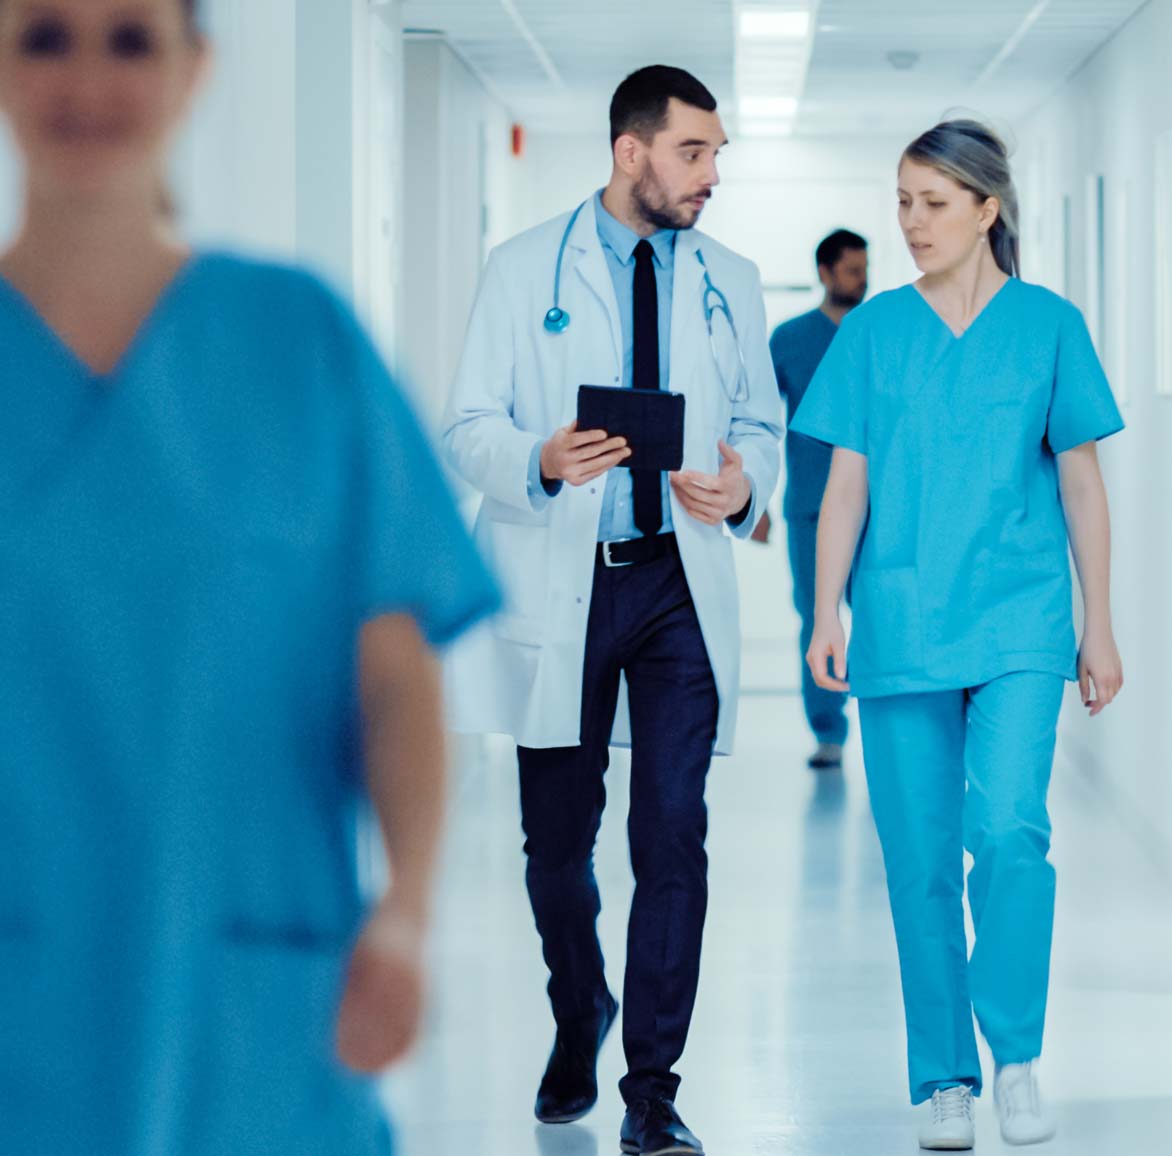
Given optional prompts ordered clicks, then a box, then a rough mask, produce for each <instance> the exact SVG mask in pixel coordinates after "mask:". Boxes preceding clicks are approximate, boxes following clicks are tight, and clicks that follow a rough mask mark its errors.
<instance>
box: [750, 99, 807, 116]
mask: <svg viewBox="0 0 1172 1156" xmlns="http://www.w3.org/2000/svg"><path fill="white" fill-rule="evenodd" d="M738 108H739V110H740V114H741V119H742V120H792V119H793V118H794V116H796V115H797V111H798V102H797V100H796V98H794V97H792V96H742V97H741V99H740V103H739V105H738Z"/></svg>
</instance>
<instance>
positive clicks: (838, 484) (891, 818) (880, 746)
mask: <svg viewBox="0 0 1172 1156" xmlns="http://www.w3.org/2000/svg"><path fill="white" fill-rule="evenodd" d="M899 219H900V225H901V227H902V229H903V232H904V236H905V238H906V240H907V244H908V246H909V248H910V250H911V253H912V256H913V258H914V259H915V261H916V264H917V266H918V268H919V269H920V270H921V272H922V274H923V276H922V277H921V278H920V279H919V280H918V281H917V282H916V283H915V284H912V285H907V286H904V287H903V288H902V289H898V290H895V291H893V292H889V293H883V294H880V295H879V296H878V297H876V298H875V299H874V300H872V301H871V302H869V303H868V304H866V305H863V306H861V307H860V308H859V309H857V310H855V311H854V312H852V313H851V314H850V316H848V317H847V318H846V319H845V320H844V321H843V324H842V327H841V329H840V331H839V334H838V336H837V337H836V338H835V340H834V343H833V344H832V345H831V348H830V350H829V352H828V353H827V355H826V358H825V359H824V361H823V362H822V364H821V366H820V368H819V371H818V373H817V375H816V376H815V378H814V381H813V382H812V383H811V385H810V389H809V392H808V393H807V394H806V397H805V400H804V401H803V403H802V405H801V407H800V408H799V410H798V413H797V415H796V417H795V420H794V422H793V425H792V428H793V429H795V430H797V431H798V432H799V433H802V434H805V435H806V436H808V437H813V438H816V439H818V440H820V441H823V442H827V443H829V444H831V445H833V446H835V447H836V448H835V452H834V457H833V461H832V466H831V474H830V479H829V483H828V486H827V490H826V495H825V498H824V501H823V505H822V512H821V521H820V525H819V533H818V566H817V570H818V575H817V594H816V610H815V618H816V624H815V630H814V637H813V641H812V642H811V645H810V649H809V652H808V656H807V658H808V661H809V663H810V666H811V668H812V670H813V672H814V675H815V678H816V679H817V681H818V683H819V685H820V686H824V687H826V688H827V689H833V690H846V689H848V686H849V689H851V690H852V692H853V693H854V694H855V695H856V696H857V697H858V698H859V721H860V728H861V731H862V739H863V751H864V757H865V762H866V769H867V781H868V785H869V788H870V793H871V801H872V809H873V811H874V814H875V821H876V825H877V827H878V830H879V836H880V840H881V842H882V845H883V852H884V859H885V862H886V867H887V881H888V889H889V893H890V899H891V908H892V915H893V918H894V923H895V931H896V939H897V942H898V947H899V958H900V969H901V974H902V981H903V994H904V1006H905V1011H906V1018H907V1036H908V1065H909V1073H910V1080H911V1092H912V1100H913V1103H917V1104H918V1103H921V1102H924V1101H930V1108H927V1109H925V1116H926V1118H925V1120H924V1126H923V1130H922V1132H921V1136H920V1143H921V1146H922V1147H924V1148H929V1149H960V1148H967V1147H971V1146H972V1143H973V1122H972V1097H973V1096H974V1095H976V1094H979V1092H980V1090H981V1069H980V1062H979V1059H978V1055H977V1045H976V1038H975V1034H974V1029H973V1012H974V1011H975V1013H976V1018H977V1021H978V1023H979V1025H980V1028H981V1030H982V1032H983V1034H984V1036H985V1038H986V1040H987V1041H988V1043H989V1045H990V1048H991V1050H992V1052H993V1056H994V1059H995V1061H996V1064H997V1072H996V1079H995V1084H994V1098H995V1100H996V1102H997V1108H998V1114H999V1117H1000V1124H1001V1132H1002V1135H1003V1137H1004V1138H1005V1140H1007V1141H1008V1142H1010V1143H1019V1144H1020V1143H1032V1142H1036V1141H1040V1140H1044V1139H1047V1138H1048V1137H1049V1136H1051V1135H1053V1132H1054V1125H1053V1122H1052V1120H1051V1118H1050V1117H1049V1115H1048V1113H1047V1112H1046V1110H1045V1108H1044V1107H1043V1106H1042V1104H1041V1102H1040V1097H1039V1093H1038V1084H1037V1073H1036V1068H1035V1061H1036V1060H1037V1058H1038V1057H1039V1055H1040V1054H1041V1050H1042V1030H1043V1021H1044V1018H1045V1008H1046V992H1047V981H1048V975H1049V960H1050V941H1051V929H1052V926H1053V913H1054V871H1053V868H1052V867H1051V865H1050V864H1049V862H1048V861H1047V853H1048V850H1049V843H1050V823H1049V818H1048V816H1047V811H1046V792H1047V787H1048V783H1049V778H1050V770H1051V763H1052V761H1053V755H1054V744H1055V734H1056V728H1057V723H1058V713H1059V708H1060V705H1061V702H1062V697H1063V687H1064V682H1065V681H1066V680H1077V681H1078V682H1079V684H1080V687H1081V690H1082V698H1083V702H1084V703H1085V704H1086V706H1087V708H1088V709H1089V711H1090V713H1091V714H1092V715H1095V714H1098V713H1099V712H1100V711H1101V710H1102V709H1103V708H1104V707H1105V706H1106V705H1107V704H1108V703H1110V702H1111V700H1112V699H1113V698H1114V696H1115V694H1116V693H1117V691H1118V690H1119V688H1120V686H1121V685H1122V681H1123V676H1122V667H1121V664H1120V660H1119V654H1118V651H1117V649H1116V646H1115V641H1114V637H1113V634H1112V627H1111V614H1110V602H1109V593H1108V587H1109V568H1110V562H1109V556H1110V528H1109V521H1108V513H1107V500H1106V495H1105V491H1104V487H1103V482H1102V477H1101V475H1100V472H1099V466H1098V460H1097V456H1096V449H1095V442H1096V441H1097V440H1098V439H1100V438H1104V437H1107V436H1108V435H1110V434H1114V433H1116V432H1118V431H1119V430H1120V429H1122V427H1123V423H1122V421H1121V420H1120V417H1119V412H1118V410H1117V409H1116V406H1115V403H1114V401H1113V399H1112V396H1111V391H1110V388H1109V386H1108V384H1107V381H1106V380H1105V378H1104V375H1103V371H1102V369H1101V367H1100V365H1099V361H1098V359H1097V357H1096V355H1095V351H1094V349H1093V347H1092V345H1091V341H1090V337H1089V335H1088V333H1087V329H1086V326H1085V325H1084V323H1083V320H1082V317H1081V315H1080V314H1079V312H1078V310H1077V309H1075V307H1074V306H1072V305H1070V304H1069V303H1068V302H1066V301H1064V300H1063V299H1061V298H1060V297H1057V296H1056V295H1054V294H1053V293H1050V292H1049V291H1047V290H1045V289H1043V288H1041V287H1039V286H1036V285H1030V284H1027V283H1025V282H1023V281H1021V280H1020V279H1019V277H1018V240H1017V238H1018V228H1017V221H1018V213H1017V200H1016V196H1015V193H1014V188H1013V183H1012V178H1011V174H1010V170H1009V164H1008V159H1007V157H1006V152H1005V149H1004V146H1003V145H1002V144H1001V142H1000V141H999V140H998V139H997V138H996V137H995V136H994V135H993V134H992V133H991V132H989V131H988V130H987V129H986V128H985V127H984V126H982V125H980V124H978V123H975V122H972V121H952V122H946V123H944V124H941V125H938V126H936V127H935V128H933V129H932V130H930V131H929V132H927V133H925V134H924V135H923V136H921V137H920V138H919V139H917V140H916V141H915V142H914V143H913V144H912V145H911V146H910V147H909V148H908V150H907V151H906V152H905V154H904V156H903V158H902V162H901V164H900V169H899ZM860 537H861V541H860ZM1068 540H1069V543H1070V545H1071V547H1072V548H1073V553H1074V559H1075V563H1076V565H1077V568H1078V574H1079V578H1080V580H1081V585H1082V593H1083V602H1084V605H1085V608H1086V615H1085V628H1084V632H1083V637H1082V643H1081V646H1079V647H1077V648H1076V645H1075V636H1074V626H1073V614H1072V590H1071V577H1070V566H1069V562H1068V557H1067V542H1068ZM856 547H857V558H856ZM852 562H853V566H854V572H853V577H852V585H851V589H852V600H853V601H852V607H853V630H852V637H851V646H850V661H849V684H848V682H847V681H846V675H847V672H848V671H847V664H846V661H845V659H846V654H845V641H844V636H843V629H842V625H841V623H840V621H839V604H840V599H841V595H842V590H843V587H844V584H845V582H846V579H847V575H848V572H849V571H850V570H851V567H852ZM830 660H833V664H834V666H833V670H830V669H828V662H829V661H830ZM1092 687H1093V689H1094V694H1093V696H1092ZM965 848H967V849H968V850H969V851H970V852H971V853H972V855H973V858H974V863H973V867H972V870H971V872H970V874H969V878H968V886H969V903H970V907H971V911H972V916H973V923H974V927H975V930H976V942H975V946H974V948H973V951H972V956H971V958H966V956H967V952H966V942H965V923H964V911H963V893H964V873H963V852H964V850H965Z"/></svg>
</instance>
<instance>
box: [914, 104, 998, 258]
mask: <svg viewBox="0 0 1172 1156" xmlns="http://www.w3.org/2000/svg"><path fill="white" fill-rule="evenodd" d="M903 160H909V161H914V162H915V163H916V164H920V165H930V166H931V167H932V168H934V169H935V170H936V171H937V172H940V173H943V174H944V175H945V176H946V177H951V178H952V180H954V181H956V183H957V184H958V185H960V186H961V187H962V188H965V189H968V190H969V192H970V193H972V194H973V196H974V197H976V198H977V199H978V200H979V201H984V200H987V199H988V198H989V197H996V198H997V201H998V203H999V204H1000V206H1001V211H1000V212H999V213H998V215H997V220H996V221H995V222H994V223H993V227H992V228H991V229H990V230H989V248H990V249H991V250H992V253H993V259H994V260H995V261H996V262H997V264H998V266H999V267H1000V268H1001V270H1002V272H1004V273H1008V274H1009V276H1011V277H1020V276H1021V242H1020V238H1021V228H1020V218H1019V216H1018V205H1017V189H1016V188H1015V187H1014V184H1013V173H1012V172H1011V171H1010V168H1009V150H1008V149H1007V148H1006V147H1005V142H1004V141H1003V140H1002V139H1001V138H1000V137H999V136H998V135H997V134H996V133H995V132H994V131H993V130H992V129H991V128H989V127H988V126H987V125H983V124H981V122H980V121H977V120H967V119H962V120H946V121H942V122H941V123H940V124H938V125H936V127H935V128H930V129H929V130H928V131H927V132H926V133H924V134H923V135H922V136H919V137H917V138H916V139H915V140H914V141H912V143H911V144H910V145H908V147H907V148H906V149H905V150H904V154H903V158H902V160H901V162H900V163H901V164H902V162H903Z"/></svg>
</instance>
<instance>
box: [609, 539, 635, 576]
mask: <svg viewBox="0 0 1172 1156" xmlns="http://www.w3.org/2000/svg"><path fill="white" fill-rule="evenodd" d="M634 540H635V539H634V538H616V539H615V540H614V541H613V542H603V543H602V564H603V565H604V566H606V567H607V568H608V569H610V570H617V569H620V568H621V567H623V566H634V564H635V563H634V562H614V561H612V560H611V557H610V548H611V547H612V546H618V545H620V544H621V543H623V542H633V541H634Z"/></svg>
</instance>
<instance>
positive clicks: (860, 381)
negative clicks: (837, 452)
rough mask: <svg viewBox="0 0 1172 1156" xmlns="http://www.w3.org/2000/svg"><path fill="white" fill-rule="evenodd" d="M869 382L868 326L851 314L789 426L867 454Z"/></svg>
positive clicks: (796, 431)
mask: <svg viewBox="0 0 1172 1156" xmlns="http://www.w3.org/2000/svg"><path fill="white" fill-rule="evenodd" d="M869 385H870V365H869V355H868V342H867V336H866V328H865V326H864V325H862V324H860V323H859V322H858V321H857V320H856V319H855V318H854V317H853V316H852V315H850V314H848V315H847V316H846V317H845V318H843V321H842V324H841V325H840V326H839V330H838V333H837V334H835V337H834V340H833V341H832V342H831V343H830V348H829V349H828V350H827V351H826V356H825V357H823V359H822V362H821V364H820V365H819V366H818V370H817V372H816V373H815V374H814V377H813V380H812V381H811V382H810V387H809V389H807V390H806V395H805V397H803V398H802V403H801V405H799V406H798V411H797V413H795V414H794V417H793V420H792V421H791V422H790V427H789V428H790V429H791V430H792V431H794V432H795V433H800V434H803V435H804V436H805V437H808V438H813V439H814V440H815V441H820V442H825V443H826V444H827V445H832V446H842V447H843V448H844V449H848V450H854V451H855V453H858V454H865V453H866V452H867V397H868V393H869Z"/></svg>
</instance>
